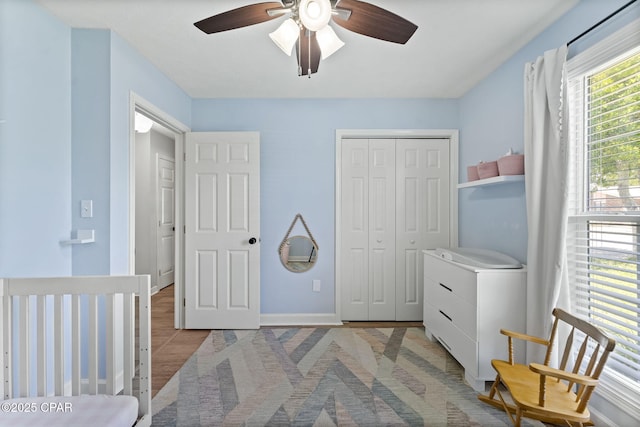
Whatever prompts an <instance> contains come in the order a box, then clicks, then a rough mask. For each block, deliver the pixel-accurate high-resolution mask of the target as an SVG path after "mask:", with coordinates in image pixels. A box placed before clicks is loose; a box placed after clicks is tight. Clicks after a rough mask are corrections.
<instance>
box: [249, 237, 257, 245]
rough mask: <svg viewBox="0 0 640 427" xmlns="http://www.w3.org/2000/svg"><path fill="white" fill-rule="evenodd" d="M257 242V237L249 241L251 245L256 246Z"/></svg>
mask: <svg viewBox="0 0 640 427" xmlns="http://www.w3.org/2000/svg"><path fill="white" fill-rule="evenodd" d="M257 241H258V239H256V238H255V237H252V238H250V239H249V244H250V245H254V244H255V243H256V242H257Z"/></svg>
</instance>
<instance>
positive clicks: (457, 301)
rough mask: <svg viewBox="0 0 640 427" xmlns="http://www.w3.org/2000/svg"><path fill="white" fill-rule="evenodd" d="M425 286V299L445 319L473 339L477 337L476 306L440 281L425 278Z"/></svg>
mask: <svg viewBox="0 0 640 427" xmlns="http://www.w3.org/2000/svg"><path fill="white" fill-rule="evenodd" d="M425 286H426V288H425V301H429V304H430V305H432V306H433V307H434V308H435V310H436V311H438V312H439V313H440V314H441V315H442V316H443V317H444V318H445V319H447V320H448V321H449V322H451V323H453V324H454V325H455V326H457V327H458V328H460V329H461V330H462V331H463V332H464V333H465V334H467V335H468V336H469V337H470V338H472V339H473V340H475V339H476V337H477V328H476V312H477V311H476V307H475V306H474V305H471V304H469V303H468V302H467V301H465V300H463V299H462V298H460V297H459V296H458V295H456V294H455V293H453V291H452V290H451V289H450V288H448V287H447V286H446V285H444V284H442V283H440V282H438V283H436V282H434V281H432V280H425ZM427 293H428V294H427Z"/></svg>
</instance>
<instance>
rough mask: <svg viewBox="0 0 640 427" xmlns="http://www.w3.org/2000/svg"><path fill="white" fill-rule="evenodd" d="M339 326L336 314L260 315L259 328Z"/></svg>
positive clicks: (340, 323) (339, 322)
mask: <svg viewBox="0 0 640 427" xmlns="http://www.w3.org/2000/svg"><path fill="white" fill-rule="evenodd" d="M313 325H318V326H341V325H342V321H341V320H340V319H339V317H338V315H337V314H336V313H312V314H307V313H284V314H261V315H260V326H313Z"/></svg>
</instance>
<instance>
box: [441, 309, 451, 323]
mask: <svg viewBox="0 0 640 427" xmlns="http://www.w3.org/2000/svg"><path fill="white" fill-rule="evenodd" d="M438 311H439V312H440V314H442V315H443V316H444V317H446V318H447V319H449V321H450V322H453V319H452V318H451V317H449V316H447V314H446V313H445V312H444V311H442V310H438Z"/></svg>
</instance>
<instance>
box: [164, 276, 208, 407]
mask: <svg viewBox="0 0 640 427" xmlns="http://www.w3.org/2000/svg"><path fill="white" fill-rule="evenodd" d="M173 301H174V300H173V286H167V287H166V288H164V289H162V290H160V292H158V293H156V294H155V295H153V296H152V297H151V397H153V396H155V395H156V394H157V393H158V391H160V389H161V388H162V387H163V386H164V385H165V384H166V383H167V382H168V381H169V380H170V379H171V377H172V376H173V375H174V374H175V373H176V372H178V369H180V368H181V367H182V365H184V362H186V361H187V359H189V357H191V355H192V354H193V353H194V352H195V351H196V350H197V349H198V347H200V345H201V344H202V342H203V341H204V339H205V338H206V337H207V336H208V335H209V332H210V331H208V330H190V329H175V328H174V327H173Z"/></svg>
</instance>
